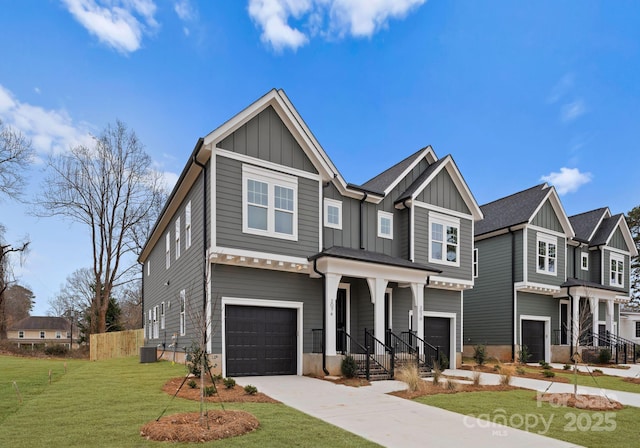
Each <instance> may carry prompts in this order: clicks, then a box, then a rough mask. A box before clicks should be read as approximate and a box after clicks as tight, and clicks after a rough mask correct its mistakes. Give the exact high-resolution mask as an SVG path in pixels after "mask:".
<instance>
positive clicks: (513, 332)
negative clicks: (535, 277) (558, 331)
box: [509, 227, 517, 361]
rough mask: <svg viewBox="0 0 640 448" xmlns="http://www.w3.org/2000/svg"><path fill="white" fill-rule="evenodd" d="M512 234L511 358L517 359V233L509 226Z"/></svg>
mask: <svg viewBox="0 0 640 448" xmlns="http://www.w3.org/2000/svg"><path fill="white" fill-rule="evenodd" d="M509 233H510V234H511V359H512V360H513V361H515V359H516V294H517V293H516V234H515V232H514V231H513V230H512V229H511V227H509Z"/></svg>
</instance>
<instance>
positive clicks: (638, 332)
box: [636, 320, 640, 338]
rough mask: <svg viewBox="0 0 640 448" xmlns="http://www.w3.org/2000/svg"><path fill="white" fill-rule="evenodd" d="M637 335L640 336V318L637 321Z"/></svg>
mask: <svg viewBox="0 0 640 448" xmlns="http://www.w3.org/2000/svg"><path fill="white" fill-rule="evenodd" d="M636 337H637V338H640V320H639V321H636Z"/></svg>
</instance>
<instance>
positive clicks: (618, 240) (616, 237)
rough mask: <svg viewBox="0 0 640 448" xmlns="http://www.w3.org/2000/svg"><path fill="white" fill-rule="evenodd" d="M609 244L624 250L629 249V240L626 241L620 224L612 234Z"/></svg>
mask: <svg viewBox="0 0 640 448" xmlns="http://www.w3.org/2000/svg"><path fill="white" fill-rule="evenodd" d="M608 246H611V247H613V248H615V249H620V250H624V251H626V252H628V251H629V247H628V246H627V242H626V241H625V239H624V236H623V235H622V230H620V227H619V226H618V227H617V228H616V231H615V232H613V236H611V240H609V244H608Z"/></svg>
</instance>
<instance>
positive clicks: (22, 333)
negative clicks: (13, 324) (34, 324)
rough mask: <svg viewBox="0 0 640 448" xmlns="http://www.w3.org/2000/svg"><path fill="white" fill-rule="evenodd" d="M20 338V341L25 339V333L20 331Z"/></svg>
mask: <svg viewBox="0 0 640 448" xmlns="http://www.w3.org/2000/svg"><path fill="white" fill-rule="evenodd" d="M18 337H19V338H20V339H24V331H22V330H20V331H19V332H18Z"/></svg>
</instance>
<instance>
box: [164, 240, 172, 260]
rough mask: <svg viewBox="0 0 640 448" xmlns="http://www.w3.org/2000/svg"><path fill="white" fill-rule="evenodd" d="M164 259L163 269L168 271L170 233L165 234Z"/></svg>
mask: <svg viewBox="0 0 640 448" xmlns="http://www.w3.org/2000/svg"><path fill="white" fill-rule="evenodd" d="M164 257H165V268H166V269H169V268H170V267H171V232H167V235H166V236H165V248H164Z"/></svg>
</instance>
